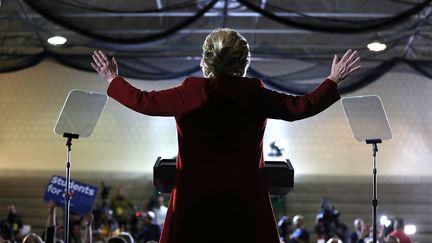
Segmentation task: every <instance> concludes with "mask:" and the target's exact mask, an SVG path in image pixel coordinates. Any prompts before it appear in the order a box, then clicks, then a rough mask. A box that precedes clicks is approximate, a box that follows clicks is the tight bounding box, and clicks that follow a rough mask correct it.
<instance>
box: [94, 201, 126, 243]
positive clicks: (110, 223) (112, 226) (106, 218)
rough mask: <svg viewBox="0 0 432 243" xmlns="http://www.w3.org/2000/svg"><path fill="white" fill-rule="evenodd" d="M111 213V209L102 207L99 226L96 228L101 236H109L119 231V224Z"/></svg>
mask: <svg viewBox="0 0 432 243" xmlns="http://www.w3.org/2000/svg"><path fill="white" fill-rule="evenodd" d="M112 214H113V212H112V210H111V209H109V208H104V210H103V212H102V215H101V217H100V220H99V227H98V228H96V230H97V231H98V232H100V234H101V236H102V237H105V238H109V237H112V236H114V235H117V234H119V233H120V232H121V230H120V226H119V224H118V222H117V220H115V219H114V218H113V217H112Z"/></svg>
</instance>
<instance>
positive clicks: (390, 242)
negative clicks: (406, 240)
mask: <svg viewBox="0 0 432 243" xmlns="http://www.w3.org/2000/svg"><path fill="white" fill-rule="evenodd" d="M384 243H400V241H399V239H398V238H397V237H396V236H394V235H387V237H386V238H385V239H384Z"/></svg>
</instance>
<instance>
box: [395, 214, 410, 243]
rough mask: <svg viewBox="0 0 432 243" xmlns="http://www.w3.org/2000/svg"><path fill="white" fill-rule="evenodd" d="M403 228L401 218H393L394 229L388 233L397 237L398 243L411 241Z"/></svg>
mask: <svg viewBox="0 0 432 243" xmlns="http://www.w3.org/2000/svg"><path fill="white" fill-rule="evenodd" d="M404 229H405V223H404V220H403V219H402V218H395V221H394V230H393V232H391V233H390V235H392V236H395V237H397V238H398V239H399V242H400V243H412V240H411V238H410V237H409V236H408V235H407V234H406V233H405V231H404Z"/></svg>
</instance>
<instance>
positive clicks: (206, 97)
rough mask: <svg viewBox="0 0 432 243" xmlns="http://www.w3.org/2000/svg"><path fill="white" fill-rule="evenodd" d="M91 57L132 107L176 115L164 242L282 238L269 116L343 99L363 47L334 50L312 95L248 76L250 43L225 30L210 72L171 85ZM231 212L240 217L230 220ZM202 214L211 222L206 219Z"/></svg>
mask: <svg viewBox="0 0 432 243" xmlns="http://www.w3.org/2000/svg"><path fill="white" fill-rule="evenodd" d="M92 58H93V62H92V63H91V66H92V67H93V68H94V69H95V70H96V71H97V73H98V74H99V75H100V76H101V77H102V78H103V79H105V80H106V81H107V82H108V84H109V87H108V90H107V93H108V95H109V96H110V97H112V98H113V99H115V100H117V101H118V102H120V103H121V104H123V105H125V106H126V107H129V108H130V109H132V110H134V111H137V112H140V113H143V114H147V115H152V116H172V117H175V119H176V122H177V131H178V146H179V151H178V156H177V161H176V168H177V174H176V175H177V177H176V182H175V186H174V188H173V191H172V198H171V200H170V203H169V206H168V212H167V216H166V219H165V223H164V228H163V233H162V237H161V239H160V242H161V243H174V242H175V243H183V242H187V243H196V242H203V239H207V236H209V235H211V242H227V240H228V242H249V243H279V236H278V232H277V225H276V222H275V220H274V214H273V210H272V207H271V202H270V198H269V195H268V192H267V188H266V186H265V174H264V171H263V168H264V160H263V147H262V146H263V143H262V141H263V135H264V131H265V126H266V121H267V119H268V118H271V119H283V120H286V121H295V120H300V119H304V118H307V117H310V116H313V115H315V114H318V113H320V112H322V111H324V110H325V109H327V108H328V107H329V106H331V105H332V104H333V103H334V102H336V101H337V100H339V99H340V95H339V92H338V90H337V85H338V84H339V83H340V82H341V81H342V80H344V79H345V78H347V77H348V76H349V75H350V74H351V73H352V72H354V71H355V70H357V69H359V68H360V66H359V65H358V62H359V60H360V58H359V57H358V53H357V51H353V50H348V51H347V52H346V53H345V54H344V55H343V56H342V58H339V57H338V56H336V55H335V56H334V58H333V63H332V67H331V71H330V74H329V76H328V77H327V78H326V79H325V80H324V81H323V83H322V84H321V85H319V87H318V88H316V89H315V90H314V91H312V92H311V93H309V94H307V95H304V96H291V95H287V94H283V93H279V92H276V91H272V90H270V89H267V88H265V87H264V85H263V83H262V81H261V80H259V79H255V78H246V77H245V75H246V72H247V69H248V66H249V64H250V50H249V44H248V43H247V41H246V39H245V38H244V37H243V36H241V35H240V33H238V32H237V31H235V30H232V29H227V28H224V29H216V30H214V31H213V32H212V33H210V34H209V35H208V36H207V38H206V39H205V41H204V44H203V55H202V59H201V64H200V65H201V68H202V70H203V74H204V77H203V78H201V77H189V78H186V79H185V80H184V81H183V82H182V83H181V84H180V85H179V86H177V87H174V88H170V89H165V90H160V91H150V92H149V91H146V90H139V89H137V88H135V87H133V86H132V85H131V84H129V83H128V82H127V81H126V80H125V79H124V78H122V77H120V76H119V75H118V64H117V61H116V59H115V58H114V57H113V58H112V59H108V57H107V56H106V55H105V54H104V53H103V52H102V51H95V52H94V54H93V56H92ZM240 178H241V179H240ZM238 205H241V210H240V209H238V207H239V206H238ZM204 215H206V216H204ZM226 215H233V216H234V217H231V218H230V220H229V221H227V220H226ZM203 217H208V218H210V219H211V220H208V222H206V223H203V221H202V220H203ZM221 225H224V232H223V233H221V232H220V226H221ZM241 232H249V234H247V235H244V234H242V233H241ZM227 235H229V239H227ZM207 242H209V241H207Z"/></svg>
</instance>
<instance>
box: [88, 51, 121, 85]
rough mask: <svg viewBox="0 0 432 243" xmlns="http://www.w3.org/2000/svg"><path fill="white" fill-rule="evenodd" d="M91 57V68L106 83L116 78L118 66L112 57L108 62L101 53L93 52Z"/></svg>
mask: <svg viewBox="0 0 432 243" xmlns="http://www.w3.org/2000/svg"><path fill="white" fill-rule="evenodd" d="M92 57H93V62H91V63H90V64H91V66H92V67H93V69H94V70H96V72H97V73H98V74H99V76H101V77H102V78H103V79H105V80H106V81H107V82H108V83H110V82H111V81H112V80H113V79H114V78H115V77H117V76H118V64H117V61H116V59H115V58H114V57H113V58H112V59H111V60H109V59H108V57H107V56H106V55H105V53H103V51H94V52H93V55H92Z"/></svg>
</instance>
